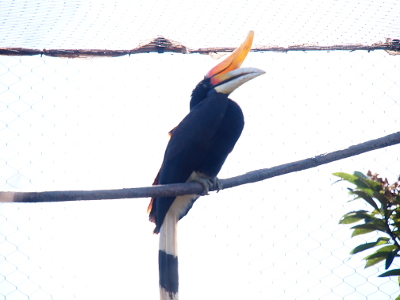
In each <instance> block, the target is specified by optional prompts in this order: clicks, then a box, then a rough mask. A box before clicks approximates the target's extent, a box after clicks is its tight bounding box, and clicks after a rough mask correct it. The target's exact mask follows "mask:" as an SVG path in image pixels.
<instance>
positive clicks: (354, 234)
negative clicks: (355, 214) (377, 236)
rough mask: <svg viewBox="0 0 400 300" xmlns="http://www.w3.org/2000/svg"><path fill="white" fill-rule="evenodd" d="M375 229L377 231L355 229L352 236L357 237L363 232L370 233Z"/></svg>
mask: <svg viewBox="0 0 400 300" xmlns="http://www.w3.org/2000/svg"><path fill="white" fill-rule="evenodd" d="M373 231H375V229H362V228H359V229H355V230H354V231H353V233H352V235H351V237H355V236H357V235H361V234H366V233H370V232H373Z"/></svg>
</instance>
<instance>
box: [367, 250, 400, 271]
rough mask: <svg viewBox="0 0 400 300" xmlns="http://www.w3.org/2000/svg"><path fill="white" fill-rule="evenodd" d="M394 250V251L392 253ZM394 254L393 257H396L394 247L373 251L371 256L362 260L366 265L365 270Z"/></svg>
mask: <svg viewBox="0 0 400 300" xmlns="http://www.w3.org/2000/svg"><path fill="white" fill-rule="evenodd" d="M393 250H396V251H393ZM393 252H394V255H396V253H397V246H396V245H389V246H385V247H382V248H380V249H378V250H376V251H375V253H372V254H371V255H368V256H367V257H365V258H364V259H365V260H366V261H367V263H366V264H365V268H368V267H370V266H373V265H375V264H377V263H378V262H380V261H382V260H384V259H387V258H388V257H389V259H390V256H391V255H392V253H393Z"/></svg>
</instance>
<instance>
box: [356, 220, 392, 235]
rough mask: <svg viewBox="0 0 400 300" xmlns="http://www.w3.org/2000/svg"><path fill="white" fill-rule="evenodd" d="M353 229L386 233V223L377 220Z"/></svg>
mask: <svg viewBox="0 0 400 300" xmlns="http://www.w3.org/2000/svg"><path fill="white" fill-rule="evenodd" d="M351 229H372V230H379V231H383V232H386V227H385V223H384V222H383V221H382V220H379V219H375V220H374V221H372V222H369V223H365V224H360V225H355V226H353V227H351Z"/></svg>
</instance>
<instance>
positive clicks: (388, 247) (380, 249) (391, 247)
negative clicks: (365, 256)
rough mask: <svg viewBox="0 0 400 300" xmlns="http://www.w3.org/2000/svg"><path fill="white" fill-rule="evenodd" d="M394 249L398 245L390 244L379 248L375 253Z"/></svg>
mask: <svg viewBox="0 0 400 300" xmlns="http://www.w3.org/2000/svg"><path fill="white" fill-rule="evenodd" d="M394 250H397V246H396V245H389V246H385V247H382V248H379V249H378V250H376V251H375V253H382V252H386V253H388V252H392V251H394ZM371 255H373V254H371Z"/></svg>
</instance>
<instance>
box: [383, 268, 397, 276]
mask: <svg viewBox="0 0 400 300" xmlns="http://www.w3.org/2000/svg"><path fill="white" fill-rule="evenodd" d="M399 275H400V269H394V270H390V271H387V272H385V273H382V274H381V275H379V276H378V277H387V276H399Z"/></svg>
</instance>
